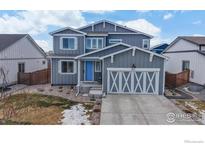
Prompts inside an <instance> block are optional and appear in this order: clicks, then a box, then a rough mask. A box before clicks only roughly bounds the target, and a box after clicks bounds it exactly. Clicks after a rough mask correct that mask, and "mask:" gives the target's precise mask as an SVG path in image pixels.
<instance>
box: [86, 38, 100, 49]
mask: <svg viewBox="0 0 205 154" xmlns="http://www.w3.org/2000/svg"><path fill="white" fill-rule="evenodd" d="M101 48H103V38H95V37H93V38H87V39H86V49H101Z"/></svg>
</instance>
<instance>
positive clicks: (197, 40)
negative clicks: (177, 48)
mask: <svg viewBox="0 0 205 154" xmlns="http://www.w3.org/2000/svg"><path fill="white" fill-rule="evenodd" d="M179 38H181V39H184V40H186V41H189V42H192V43H194V44H197V45H205V37H203V36H180V37H179Z"/></svg>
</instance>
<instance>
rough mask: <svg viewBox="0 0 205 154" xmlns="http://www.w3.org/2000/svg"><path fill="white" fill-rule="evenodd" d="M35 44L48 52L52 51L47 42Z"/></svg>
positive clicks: (38, 41) (41, 41)
mask: <svg viewBox="0 0 205 154" xmlns="http://www.w3.org/2000/svg"><path fill="white" fill-rule="evenodd" d="M35 42H36V43H37V44H38V45H39V46H40V47H41V48H42V49H43V50H44V51H45V52H48V51H49V50H51V48H50V46H49V44H48V41H46V40H35Z"/></svg>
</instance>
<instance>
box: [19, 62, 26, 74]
mask: <svg viewBox="0 0 205 154" xmlns="http://www.w3.org/2000/svg"><path fill="white" fill-rule="evenodd" d="M18 72H21V73H24V72H25V64H24V63H18Z"/></svg>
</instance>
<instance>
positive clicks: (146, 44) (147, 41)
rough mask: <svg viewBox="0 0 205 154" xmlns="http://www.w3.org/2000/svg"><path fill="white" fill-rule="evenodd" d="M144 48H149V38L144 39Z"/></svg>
mask: <svg viewBox="0 0 205 154" xmlns="http://www.w3.org/2000/svg"><path fill="white" fill-rule="evenodd" d="M142 48H143V49H149V39H143V41H142Z"/></svg>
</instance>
